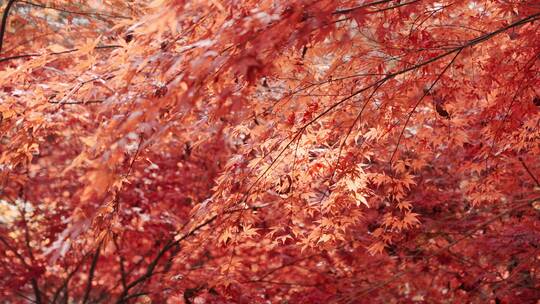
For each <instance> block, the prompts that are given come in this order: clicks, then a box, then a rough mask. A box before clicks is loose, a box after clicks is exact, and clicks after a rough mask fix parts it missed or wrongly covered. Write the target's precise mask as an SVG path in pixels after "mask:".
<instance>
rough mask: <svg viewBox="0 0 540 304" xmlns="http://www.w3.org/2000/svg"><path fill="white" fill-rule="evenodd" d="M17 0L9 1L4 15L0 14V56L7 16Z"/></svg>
mask: <svg viewBox="0 0 540 304" xmlns="http://www.w3.org/2000/svg"><path fill="white" fill-rule="evenodd" d="M15 1H17V0H9V1H8V3H7V5H6V8H5V9H4V13H3V14H2V27H1V28H0V54H2V45H3V44H4V33H5V32H6V26H7V20H8V16H9V10H10V9H11V7H12V6H13V4H14V3H15Z"/></svg>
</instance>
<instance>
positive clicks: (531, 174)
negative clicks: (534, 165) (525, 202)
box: [518, 157, 540, 187]
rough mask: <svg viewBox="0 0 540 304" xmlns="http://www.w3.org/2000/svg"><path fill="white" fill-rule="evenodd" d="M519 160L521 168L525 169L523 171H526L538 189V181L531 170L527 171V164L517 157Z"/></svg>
mask: <svg viewBox="0 0 540 304" xmlns="http://www.w3.org/2000/svg"><path fill="white" fill-rule="evenodd" d="M518 159H519V162H520V163H521V165H522V166H523V168H525V171H527V173H528V174H529V176H530V177H531V178H532V179H533V180H534V182H535V183H536V185H537V186H538V187H540V181H539V180H538V178H536V176H535V175H534V174H533V173H532V172H531V170H530V169H529V167H528V166H527V164H526V163H525V161H523V158H521V157H518Z"/></svg>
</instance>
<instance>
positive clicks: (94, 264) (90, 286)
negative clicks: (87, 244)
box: [82, 243, 101, 304]
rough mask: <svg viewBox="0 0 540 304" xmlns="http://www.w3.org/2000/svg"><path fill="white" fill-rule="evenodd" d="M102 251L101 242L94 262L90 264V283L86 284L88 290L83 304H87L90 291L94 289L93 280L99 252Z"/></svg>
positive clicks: (93, 259)
mask: <svg viewBox="0 0 540 304" xmlns="http://www.w3.org/2000/svg"><path fill="white" fill-rule="evenodd" d="M100 251H101V243H99V244H98V247H97V248H96V252H95V253H94V257H93V258H92V264H91V265H90V270H88V283H87V284H86V290H85V292H84V297H83V300H82V304H86V302H87V301H88V297H89V296H90V291H92V281H93V280H94V273H95V271H96V265H97V262H98V260H99V254H100Z"/></svg>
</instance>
